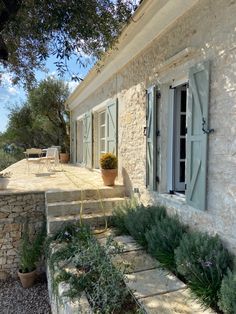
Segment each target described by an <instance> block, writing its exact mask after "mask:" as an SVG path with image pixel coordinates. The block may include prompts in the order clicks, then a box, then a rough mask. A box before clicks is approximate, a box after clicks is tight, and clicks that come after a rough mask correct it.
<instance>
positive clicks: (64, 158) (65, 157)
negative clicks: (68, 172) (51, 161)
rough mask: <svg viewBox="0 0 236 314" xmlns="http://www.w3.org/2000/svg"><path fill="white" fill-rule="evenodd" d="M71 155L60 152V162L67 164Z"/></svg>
mask: <svg viewBox="0 0 236 314" xmlns="http://www.w3.org/2000/svg"><path fill="white" fill-rule="evenodd" d="M69 159H70V155H69V154H68V153H60V162H61V163H63V164H67V163H68V162H69Z"/></svg>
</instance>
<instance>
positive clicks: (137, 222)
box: [112, 200, 166, 247]
mask: <svg viewBox="0 0 236 314" xmlns="http://www.w3.org/2000/svg"><path fill="white" fill-rule="evenodd" d="M112 217H113V218H112V223H113V225H114V226H115V227H116V228H118V230H119V231H120V233H123V234H130V235H131V236H132V237H133V238H134V239H135V240H136V241H137V242H138V243H139V244H141V245H143V246H145V247H146V246H147V240H146V237H145V232H146V230H150V228H151V226H152V225H154V224H156V222H158V221H159V220H161V219H163V218H164V217H166V210H165V208H164V207H163V206H147V207H145V206H144V205H138V204H137V203H136V202H135V201H134V200H133V201H131V202H126V203H124V204H123V205H121V206H119V207H116V208H115V209H114V210H113V215H112Z"/></svg>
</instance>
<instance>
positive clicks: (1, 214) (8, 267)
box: [0, 192, 45, 277]
mask: <svg viewBox="0 0 236 314" xmlns="http://www.w3.org/2000/svg"><path fill="white" fill-rule="evenodd" d="M26 217H27V218H28V219H29V228H30V232H32V234H34V233H36V232H37V230H39V228H40V227H41V226H42V223H43V221H44V219H45V195H44V193H42V192H41V193H27V194H26V193H25V194H7V195H1V196H0V275H1V276H5V275H6V274H11V275H13V276H15V275H16V272H17V270H18V263H19V258H18V252H17V250H18V248H19V243H20V238H21V231H22V228H23V225H24V222H25V220H26ZM1 276H0V277H1Z"/></svg>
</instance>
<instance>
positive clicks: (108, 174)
mask: <svg viewBox="0 0 236 314" xmlns="http://www.w3.org/2000/svg"><path fill="white" fill-rule="evenodd" d="M100 166H101V172H102V179H103V182H104V185H108V186H112V185H114V184H115V179H116V177H117V157H116V156H115V155H114V154H112V153H106V154H103V155H102V156H101V158H100Z"/></svg>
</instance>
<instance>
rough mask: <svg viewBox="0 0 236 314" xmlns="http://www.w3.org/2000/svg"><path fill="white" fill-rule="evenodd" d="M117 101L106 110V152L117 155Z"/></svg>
mask: <svg viewBox="0 0 236 314" xmlns="http://www.w3.org/2000/svg"><path fill="white" fill-rule="evenodd" d="M117 108H118V106H117V101H114V102H112V103H110V104H108V105H107V108H106V151H107V152H109V153H113V154H115V155H116V154H117Z"/></svg>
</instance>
